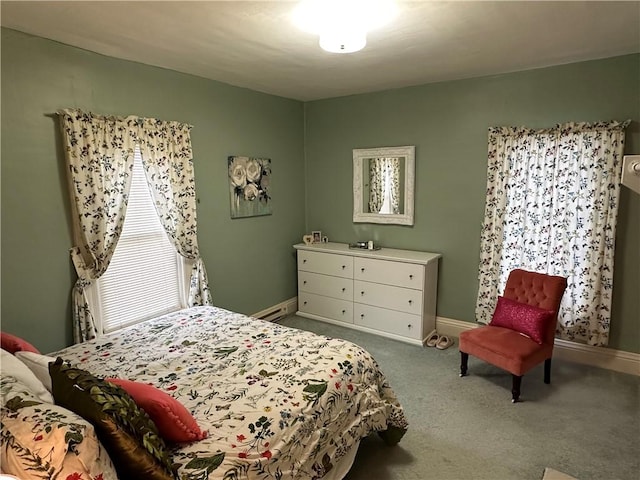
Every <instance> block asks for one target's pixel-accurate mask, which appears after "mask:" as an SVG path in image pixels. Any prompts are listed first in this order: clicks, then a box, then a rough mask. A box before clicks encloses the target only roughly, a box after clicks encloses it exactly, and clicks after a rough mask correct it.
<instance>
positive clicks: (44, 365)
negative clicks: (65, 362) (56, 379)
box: [14, 352, 56, 392]
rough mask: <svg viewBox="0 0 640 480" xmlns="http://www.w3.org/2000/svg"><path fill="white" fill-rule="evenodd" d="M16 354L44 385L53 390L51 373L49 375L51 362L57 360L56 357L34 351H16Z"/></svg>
mask: <svg viewBox="0 0 640 480" xmlns="http://www.w3.org/2000/svg"><path fill="white" fill-rule="evenodd" d="M14 355H15V356H16V357H17V358H19V359H20V361H21V362H22V363H24V364H25V365H26V366H27V367H29V370H31V371H32V372H33V374H34V375H35V376H36V378H37V379H38V380H40V381H41V382H42V384H43V385H44V387H45V388H46V389H47V390H49V392H51V375H49V363H51V362H55V361H56V359H55V357H50V356H48V355H42V354H41V353H34V352H16V353H14Z"/></svg>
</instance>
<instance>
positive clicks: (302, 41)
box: [1, 0, 640, 101]
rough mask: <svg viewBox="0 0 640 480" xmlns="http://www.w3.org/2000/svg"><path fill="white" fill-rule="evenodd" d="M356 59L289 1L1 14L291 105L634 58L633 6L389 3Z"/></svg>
mask: <svg viewBox="0 0 640 480" xmlns="http://www.w3.org/2000/svg"><path fill="white" fill-rule="evenodd" d="M398 3H399V6H400V9H399V10H400V11H399V15H398V17H397V18H396V19H395V21H394V22H393V23H392V24H390V25H387V26H385V27H382V28H380V29H379V30H377V31H374V32H371V33H369V35H368V44H367V46H366V47H365V49H364V50H362V51H360V52H357V53H353V54H343V55H340V54H330V53H326V52H324V51H322V50H321V49H320V48H319V47H318V43H317V42H318V39H317V37H316V36H314V35H311V34H307V33H304V32H301V31H299V30H298V29H297V28H296V27H295V26H294V25H292V23H291V21H290V14H291V11H292V9H293V8H294V6H295V2H292V1H277V2H271V1H237V0H236V1H196V2H187V1H182V2H179V1H160V2H158V1H142V2H113V1H112V2H94V1H88V2H82V1H80V2H78V1H67V2H59V1H45V2H37V1H36V2H34V1H28V2H24V1H23V2H12V1H4V0H3V1H2V2H1V8H2V11H1V22H2V26H3V27H8V28H12V29H15V30H20V31H23V32H26V33H30V34H33V35H38V36H41V37H45V38H49V39H53V40H56V41H59V42H62V43H65V44H69V45H74V46H77V47H81V48H84V49H86V50H91V51H94V52H98V53H101V54H104V55H108V56H112V57H117V58H123V59H127V60H133V61H136V62H141V63H145V64H148V65H155V66H159V67H164V68H168V69H171V70H177V71H180V72H185V73H190V74H194V75H198V76H201V77H205V78H210V79H214V80H219V81H221V82H225V83H229V84H232V85H237V86H240V87H246V88H250V89H253V90H258V91H261V92H266V93H271V94H274V95H280V96H283V97H288V98H294V99H298V100H305V101H306V100H315V99H321V98H329V97H337V96H343V95H350V94H355V93H363V92H371V91H377V90H384V89H390V88H399V87H405V86H409V85H419V84H424V83H433V82H440V81H445V80H454V79H462V78H469V77H477V76H483V75H492V74H497V73H506V72H513V71H519V70H527V69H532V68H538V67H545V66H551V65H559V64H565V63H572V62H576V61H583V60H591V59H597V58H604V57H611V56H616V55H624V54H628V53H634V52H640V2H638V1H633V2H630V1H627V2H610V1H604V2H597V1H587V2H582V1H572V2H554V1H544V2H533V1H529V2H524V1H518V2H489V1H487V2H480V1H471V2H465V1H454V2H443V1H413V2H406V1H401V0H400V1H399V2H398Z"/></svg>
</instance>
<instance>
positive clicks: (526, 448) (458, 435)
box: [279, 315, 640, 480]
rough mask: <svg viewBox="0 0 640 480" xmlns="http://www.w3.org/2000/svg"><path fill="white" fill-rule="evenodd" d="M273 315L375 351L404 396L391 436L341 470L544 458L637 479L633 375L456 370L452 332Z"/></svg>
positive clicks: (447, 479)
mask: <svg viewBox="0 0 640 480" xmlns="http://www.w3.org/2000/svg"><path fill="white" fill-rule="evenodd" d="M279 323H281V324H283V325H287V326H290V327H294V328H298V329H302V330H309V331H312V332H315V333H319V334H321V335H327V336H330V337H336V338H344V339H346V340H349V341H352V342H353V343H356V344H358V345H360V346H362V347H364V348H365V349H366V350H368V351H369V352H370V353H371V354H372V355H373V356H374V358H375V359H376V360H377V361H378V363H379V365H380V367H381V369H382V371H383V372H384V373H385V375H386V376H387V378H388V380H389V383H390V384H391V387H392V388H393V389H394V390H395V392H396V394H397V395H398V398H399V399H400V402H401V403H402V404H403V406H404V409H405V413H406V416H407V418H408V421H409V430H408V431H407V433H406V435H405V436H404V438H403V439H402V441H401V442H400V444H399V445H397V446H395V447H388V446H386V445H385V444H384V443H383V442H382V440H381V439H380V438H379V437H378V436H377V435H372V436H370V437H368V438H365V439H363V441H362V442H361V444H360V449H359V451H358V454H357V456H356V459H355V461H354V464H353V467H352V469H351V471H350V472H349V474H348V475H347V477H346V479H345V480H423V479H442V480H466V479H478V480H481V479H487V480H511V479H514V480H540V479H541V478H542V477H543V475H544V471H545V468H547V467H549V468H552V469H554V470H557V471H559V472H563V473H565V474H567V475H571V476H573V477H576V478H578V479H580V480H589V479H594V480H596V479H597V480H615V479H620V480H640V403H639V398H640V397H639V391H640V378H639V377H636V376H633V375H628V374H623V373H618V372H613V371H609V370H604V369H599V368H594V367H590V366H585V365H579V364H574V363H570V362H563V361H561V360H554V361H553V365H552V369H551V384H550V385H546V384H545V383H544V382H543V370H542V366H539V367H537V368H535V369H534V370H532V371H531V372H529V373H528V374H527V375H525V377H524V378H523V380H522V394H521V402H520V403H516V404H512V403H511V375H510V374H508V373H506V372H504V371H502V370H499V369H497V368H495V367H493V366H491V365H488V364H485V363H483V362H481V361H480V360H478V359H475V358H473V357H471V358H470V359H469V372H468V376H467V377H464V378H460V377H459V376H458V373H459V365H460V363H459V358H460V355H459V352H458V348H457V340H456V342H455V343H454V345H453V346H452V347H450V348H448V349H446V350H437V349H435V348H429V347H418V346H413V345H409V344H406V343H403V342H398V341H395V340H391V339H387V338H384V337H380V336H377V335H371V334H368V333H364V332H359V331H356V330H352V329H348V328H345V327H340V326H336V325H331V324H327V323H324V322H319V321H315V320H310V319H306V318H302V317H298V316H296V315H292V316H289V317H286V318H284V319H282V320H281V321H280V322H279Z"/></svg>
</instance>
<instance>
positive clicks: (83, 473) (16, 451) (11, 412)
mask: <svg viewBox="0 0 640 480" xmlns="http://www.w3.org/2000/svg"><path fill="white" fill-rule="evenodd" d="M0 399H1V403H2V407H1V408H0V451H1V458H2V461H1V463H2V464H1V465H0V467H1V468H0V471H2V472H3V473H10V474H13V475H15V476H18V478H20V479H21V480H52V479H53V480H118V477H117V475H116V472H115V470H114V468H113V465H112V463H111V459H110V458H109V455H108V454H107V452H106V450H105V449H104V448H103V447H102V445H101V444H100V442H99V441H98V437H97V436H96V434H95V431H94V429H93V425H91V424H90V423H89V422H87V421H86V420H84V419H83V418H81V417H79V416H78V415H76V414H75V413H73V412H71V411H69V410H66V409H64V408H62V407H60V406H58V405H54V404H51V403H43V402H42V401H41V400H40V399H39V398H37V396H36V395H34V394H33V392H31V391H30V390H29V389H28V388H27V387H26V386H24V385H23V384H22V383H20V381H19V380H18V379H16V378H15V377H12V376H3V377H2V378H1V379H0Z"/></svg>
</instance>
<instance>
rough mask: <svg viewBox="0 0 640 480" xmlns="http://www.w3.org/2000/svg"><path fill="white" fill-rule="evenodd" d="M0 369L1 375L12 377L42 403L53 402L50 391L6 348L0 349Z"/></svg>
mask: <svg viewBox="0 0 640 480" xmlns="http://www.w3.org/2000/svg"><path fill="white" fill-rule="evenodd" d="M0 351H1V352H2V356H1V357H0V371H1V372H2V375H1V376H2V377H14V378H15V379H16V380H17V381H18V382H20V383H21V384H22V385H24V386H25V387H26V388H27V390H29V391H30V392H31V393H33V394H34V395H35V396H36V397H38V398H39V399H40V400H41V401H42V402H44V403H54V401H53V397H52V396H51V393H49V391H48V390H47V389H46V388H45V386H44V385H43V384H42V382H41V381H40V380H38V377H36V376H35V375H34V373H33V372H32V371H31V370H30V369H29V367H27V366H26V365H25V364H24V363H22V362H21V361H20V360H18V359H17V358H16V357H14V356H13V355H11V354H10V353H9V352H7V351H6V350H3V349H0Z"/></svg>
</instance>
